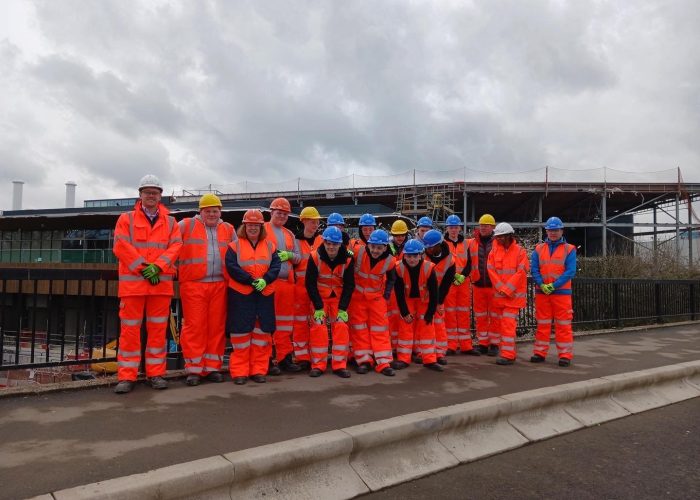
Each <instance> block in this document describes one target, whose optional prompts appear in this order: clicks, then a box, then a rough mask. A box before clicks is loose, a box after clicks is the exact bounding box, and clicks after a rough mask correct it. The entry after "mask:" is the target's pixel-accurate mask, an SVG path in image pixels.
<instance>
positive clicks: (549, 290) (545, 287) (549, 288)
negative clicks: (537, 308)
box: [540, 283, 554, 295]
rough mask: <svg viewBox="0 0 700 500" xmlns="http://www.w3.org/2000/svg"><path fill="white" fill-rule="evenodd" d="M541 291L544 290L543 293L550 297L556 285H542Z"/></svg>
mask: <svg viewBox="0 0 700 500" xmlns="http://www.w3.org/2000/svg"><path fill="white" fill-rule="evenodd" d="M540 289H541V290H542V293H544V294H545V295H549V294H550V293H552V292H553V291H554V285H552V284H545V283H542V284H541V285H540Z"/></svg>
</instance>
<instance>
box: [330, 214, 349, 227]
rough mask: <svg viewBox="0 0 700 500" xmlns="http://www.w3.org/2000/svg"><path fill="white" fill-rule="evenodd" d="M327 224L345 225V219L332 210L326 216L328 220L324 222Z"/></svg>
mask: <svg viewBox="0 0 700 500" xmlns="http://www.w3.org/2000/svg"><path fill="white" fill-rule="evenodd" d="M326 224H328V225H329V226H334V225H336V224H343V225H345V219H343V216H342V215H340V214H339V213H337V212H333V213H332V214H330V215H329V216H328V221H327V222H326Z"/></svg>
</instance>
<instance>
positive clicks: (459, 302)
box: [445, 282, 473, 351]
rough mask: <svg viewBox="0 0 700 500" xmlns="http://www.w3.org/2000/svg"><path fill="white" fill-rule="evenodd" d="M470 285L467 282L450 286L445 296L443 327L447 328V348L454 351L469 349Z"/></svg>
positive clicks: (470, 341) (471, 346) (470, 348)
mask: <svg viewBox="0 0 700 500" xmlns="http://www.w3.org/2000/svg"><path fill="white" fill-rule="evenodd" d="M471 304H472V296H471V287H470V286H469V282H464V283H462V284H461V285H459V286H455V285H453V286H451V287H450V291H449V292H448V294H447V297H445V327H446V329H447V348H448V349H452V350H453V351H456V350H457V348H458V347H459V348H460V349H461V350H462V351H471V350H472V349H473V345H472V333H471V330H470V328H471V309H472V308H471Z"/></svg>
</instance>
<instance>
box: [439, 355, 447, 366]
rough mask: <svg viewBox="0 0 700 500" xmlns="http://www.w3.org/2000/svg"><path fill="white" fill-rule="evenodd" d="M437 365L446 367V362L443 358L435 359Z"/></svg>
mask: <svg viewBox="0 0 700 500" xmlns="http://www.w3.org/2000/svg"><path fill="white" fill-rule="evenodd" d="M437 363H438V364H439V365H446V364H447V360H446V359H445V358H443V357H439V358H438V359H437Z"/></svg>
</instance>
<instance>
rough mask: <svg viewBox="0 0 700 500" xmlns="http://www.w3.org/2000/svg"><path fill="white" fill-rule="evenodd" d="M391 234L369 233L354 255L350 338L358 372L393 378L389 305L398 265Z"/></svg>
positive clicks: (382, 232)
mask: <svg viewBox="0 0 700 500" xmlns="http://www.w3.org/2000/svg"><path fill="white" fill-rule="evenodd" d="M388 246H389V235H388V234H387V232H386V231H384V230H382V229H377V230H375V231H373V232H372V234H370V236H369V238H368V239H367V245H366V246H363V247H360V248H359V250H358V251H357V253H356V254H355V292H354V293H353V295H352V305H351V307H350V311H349V312H350V339H351V343H352V349H353V354H354V356H355V360H356V361H357V373H360V374H364V373H367V372H369V370H370V369H371V368H372V366H374V369H375V371H377V372H378V373H381V374H382V375H386V376H388V377H393V376H394V374H395V373H394V369H393V368H391V366H390V364H391V362H392V361H393V354H392V352H391V336H390V333H389V318H388V316H387V304H388V301H389V297H390V295H391V291H392V290H393V288H394V281H395V280H396V273H395V272H394V267H395V265H396V262H395V260H394V257H393V256H392V255H391V252H390V251H389V248H388Z"/></svg>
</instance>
